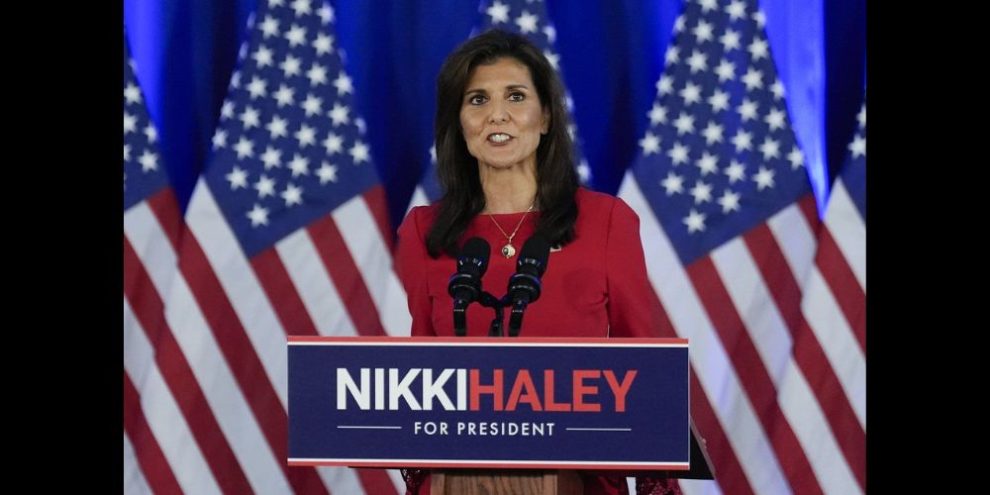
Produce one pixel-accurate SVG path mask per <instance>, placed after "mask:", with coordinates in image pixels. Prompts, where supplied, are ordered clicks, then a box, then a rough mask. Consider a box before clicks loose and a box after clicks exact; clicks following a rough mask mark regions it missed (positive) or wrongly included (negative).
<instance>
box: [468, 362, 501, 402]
mask: <svg viewBox="0 0 990 495" xmlns="http://www.w3.org/2000/svg"><path fill="white" fill-rule="evenodd" d="M492 374H493V375H494V376H493V378H492V380H493V383H492V384H491V385H482V384H481V372H480V371H478V370H476V369H474V370H471V372H470V387H471V392H470V394H471V406H470V409H471V410H472V411H477V410H478V409H479V405H480V403H481V394H491V396H492V400H494V401H495V410H496V411H501V410H502V370H500V369H497V370H494V371H493V373H492Z"/></svg>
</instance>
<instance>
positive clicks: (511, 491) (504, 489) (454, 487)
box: [430, 469, 584, 495]
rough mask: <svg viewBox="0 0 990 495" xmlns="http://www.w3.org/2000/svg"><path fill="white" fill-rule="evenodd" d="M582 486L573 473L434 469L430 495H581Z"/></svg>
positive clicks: (431, 477) (566, 471) (559, 471)
mask: <svg viewBox="0 0 990 495" xmlns="http://www.w3.org/2000/svg"><path fill="white" fill-rule="evenodd" d="M583 492H584V483H583V482H582V481H581V477H580V476H579V475H578V474H577V472H576V471H573V470H569V469H560V470H556V471H530V470H512V471H499V470H494V471H493V470H482V469H456V470H455V469H435V470H433V472H432V473H430V495H572V494H574V495H581V494H582V493H583Z"/></svg>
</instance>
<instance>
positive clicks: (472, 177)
mask: <svg viewBox="0 0 990 495" xmlns="http://www.w3.org/2000/svg"><path fill="white" fill-rule="evenodd" d="M506 57H508V58H512V59H515V60H517V61H519V62H520V63H522V64H523V65H525V66H526V67H527V68H528V69H529V74H530V77H532V79H533V84H534V85H535V86H536V93H537V95H539V98H540V104H541V105H542V106H543V109H544V111H546V112H547V113H548V115H549V116H550V125H549V129H548V131H547V133H546V135H544V136H542V138H541V139H540V144H539V146H538V147H537V149H536V205H537V206H538V207H539V209H540V216H539V217H538V218H539V220H538V221H537V224H536V232H537V233H539V234H542V235H543V236H544V237H545V238H546V239H548V240H549V241H550V244H551V245H561V246H562V245H564V244H567V243H568V242H570V241H572V240H573V239H574V223H575V222H576V220H577V214H578V211H577V203H576V202H575V199H574V196H575V194H576V193H577V188H578V177H577V172H575V170H574V156H573V145H572V142H571V137H570V134H568V132H567V127H568V120H569V119H568V116H567V111H566V110H565V108H566V107H565V102H564V98H565V95H564V89H563V85H562V84H561V82H560V79H559V78H558V76H557V72H556V71H555V70H554V69H553V66H551V65H550V62H549V61H548V60H547V59H546V57H544V56H543V53H542V52H541V51H540V50H539V48H537V47H536V46H535V45H533V44H532V43H531V42H530V41H529V40H527V39H526V38H525V37H523V36H520V35H517V34H513V33H509V32H506V31H502V30H499V29H492V30H490V31H487V32H485V33H483V34H480V35H478V36H476V37H474V38H471V39H469V40H468V41H466V42H464V43H463V44H461V46H459V47H457V49H456V50H454V52H453V53H451V54H450V55H449V56H447V59H446V60H445V61H444V63H443V67H442V68H441V69H440V75H439V76H437V113H436V119H435V120H436V123H435V124H434V138H435V143H436V152H437V176H438V179H439V182H440V187H441V188H442V190H443V196H442V197H441V199H440V205H439V209H438V211H437V217H436V220H435V221H434V222H433V226H432V227H431V228H430V231H429V233H428V234H427V236H426V248H427V251H428V252H429V253H430V256H432V257H434V258H436V257H437V256H440V253H441V252H446V253H448V254H450V255H452V256H454V255H456V253H457V250H458V247H457V241H458V239H459V238H460V237H461V235H463V234H464V231H465V230H467V226H468V224H469V223H470V222H471V219H472V218H474V217H475V216H476V215H478V214H479V213H481V211H482V210H484V209H485V193H484V191H482V189H481V180H480V178H479V177H478V161H477V159H475V158H474V157H473V156H471V154H470V153H469V152H468V149H467V144H466V143H465V142H464V134H463V132H462V130H461V103H462V101H463V99H464V90H465V88H466V86H467V83H468V81H469V80H470V78H471V73H472V72H473V71H474V68H475V67H477V66H478V65H482V64H491V63H494V62H495V61H497V60H498V59H500V58H506Z"/></svg>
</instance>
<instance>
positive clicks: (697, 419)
mask: <svg viewBox="0 0 990 495" xmlns="http://www.w3.org/2000/svg"><path fill="white" fill-rule="evenodd" d="M693 368H694V367H693V366H692V370H691V419H693V420H694V424H695V426H696V427H697V428H698V434H699V435H701V438H699V439H698V442H699V443H700V442H701V441H702V440H704V442H705V443H704V445H703V447H704V448H705V450H706V451H707V452H708V455H709V457H710V458H711V461H712V464H713V466H712V470H713V471H714V474H715V480H716V481H717V482H718V485H719V487H720V488H721V489H722V492H723V493H732V494H739V495H752V494H753V488H752V487H751V486H750V484H749V478H747V477H746V473H745V471H743V469H742V465H741V464H739V458H738V457H736V452H735V451H734V450H733V449H732V444H731V443H729V438H728V437H726V436H725V431H723V430H722V425H721V424H720V423H719V422H718V418H717V417H716V416H715V412H714V410H713V409H712V404H711V402H709V401H708V396H707V395H706V394H705V390H704V389H703V388H702V387H701V382H699V381H698V374H697V373H695V372H694V369H693Z"/></svg>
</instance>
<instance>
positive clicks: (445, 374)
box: [288, 337, 690, 470]
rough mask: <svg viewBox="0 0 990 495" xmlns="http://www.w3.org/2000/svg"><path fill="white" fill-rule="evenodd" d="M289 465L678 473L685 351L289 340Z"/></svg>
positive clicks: (612, 342) (684, 420) (610, 342)
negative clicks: (664, 471) (633, 470)
mask: <svg viewBox="0 0 990 495" xmlns="http://www.w3.org/2000/svg"><path fill="white" fill-rule="evenodd" d="M288 357H289V464H290V465H346V466H374V467H485V468H540V469H561V468H564V469H575V468H582V469H665V470H681V469H688V467H689V464H688V460H689V447H690V430H689V426H688V425H689V411H688V404H689V400H688V367H689V366H688V345H687V340H684V339H550V338H544V339H536V338H526V339H524V338H517V339H487V338H459V339H440V338H388V337H382V338H324V337H290V339H289V356H288Z"/></svg>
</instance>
